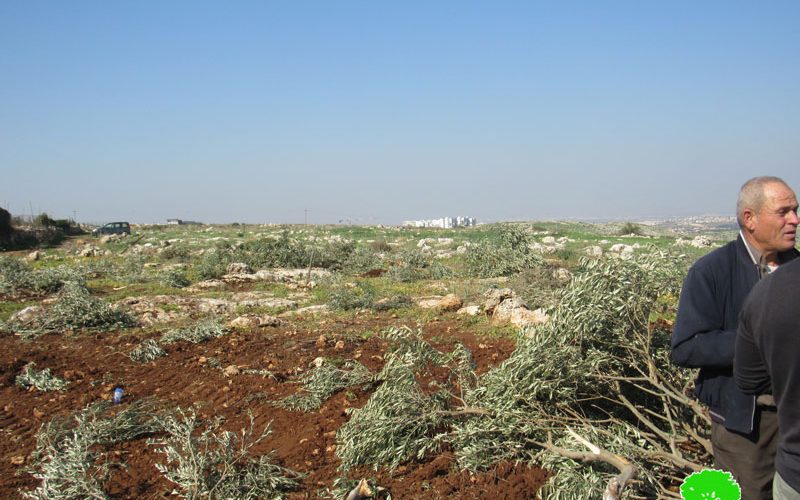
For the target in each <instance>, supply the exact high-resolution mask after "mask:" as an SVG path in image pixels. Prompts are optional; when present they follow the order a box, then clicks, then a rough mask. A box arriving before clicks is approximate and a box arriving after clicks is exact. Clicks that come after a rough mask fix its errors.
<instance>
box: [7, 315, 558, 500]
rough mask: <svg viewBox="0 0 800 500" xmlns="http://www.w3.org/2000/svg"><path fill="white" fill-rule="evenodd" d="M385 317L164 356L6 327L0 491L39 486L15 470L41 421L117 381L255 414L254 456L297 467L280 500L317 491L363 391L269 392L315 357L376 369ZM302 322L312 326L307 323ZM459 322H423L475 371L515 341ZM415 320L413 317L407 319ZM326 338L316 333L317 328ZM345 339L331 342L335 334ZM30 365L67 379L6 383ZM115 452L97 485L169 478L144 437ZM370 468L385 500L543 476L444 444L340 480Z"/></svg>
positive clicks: (212, 408) (233, 414) (140, 491)
mask: <svg viewBox="0 0 800 500" xmlns="http://www.w3.org/2000/svg"><path fill="white" fill-rule="evenodd" d="M400 321H402V320H399V319H394V318H392V317H391V316H390V315H388V314H373V315H370V316H357V317H356V318H354V319H349V320H329V321H327V322H325V323H324V324H322V325H321V326H319V323H318V322H317V323H316V324H317V325H318V326H315V327H313V328H312V327H308V329H305V328H304V327H300V326H297V325H303V324H306V323H304V322H302V321H299V322H292V324H290V325H284V326H281V327H277V328H263V329H258V330H253V331H248V332H239V333H231V334H229V335H226V336H224V337H221V338H217V339H215V340H212V341H209V342H207V343H204V344H189V343H176V344H171V345H169V346H167V347H166V350H167V352H168V356H166V357H162V358H159V359H157V360H156V361H154V362H151V363H147V364H140V363H136V362H133V361H131V360H130V359H129V358H128V353H129V352H130V351H131V349H133V347H134V346H135V345H136V344H138V343H139V342H141V341H142V340H144V338H146V337H142V336H137V335H135V334H132V333H130V332H110V333H100V334H88V333H87V334H80V335H77V336H72V337H65V336H59V335H46V336H43V337H40V338H38V339H36V340H35V341H30V342H26V341H23V340H21V339H19V338H17V337H14V336H4V337H1V338H0V380H2V386H1V388H0V498H14V497H16V496H18V490H19V489H20V488H22V489H30V488H32V487H35V486H36V484H37V483H36V480H35V479H34V478H32V477H31V476H29V475H28V474H24V473H23V474H21V475H18V470H19V469H20V468H21V467H22V465H18V462H19V461H20V460H21V459H22V458H21V457H23V458H24V459H25V460H28V458H29V456H30V453H31V451H32V450H33V447H34V444H35V434H36V432H37V431H38V429H39V426H40V425H41V424H42V423H44V422H47V421H49V420H50V419H52V418H53V417H54V416H57V415H66V414H69V413H71V412H74V411H77V410H80V409H82V408H84V407H85V406H86V405H87V404H89V403H91V402H93V401H96V400H98V399H101V398H102V399H107V398H109V397H110V395H111V391H112V389H113V388H114V386H116V385H118V384H119V385H122V386H124V389H125V395H124V400H123V403H122V404H123V405H124V404H126V403H128V402H130V401H133V400H136V399H139V398H145V397H156V398H158V399H159V400H160V401H163V402H164V403H165V404H167V405H169V406H180V407H183V408H188V407H190V406H191V405H193V404H199V405H200V409H199V411H198V413H199V414H200V415H201V416H204V417H207V418H210V417H212V416H221V417H224V419H225V423H224V424H223V428H224V429H227V430H233V431H238V430H240V429H241V428H243V427H245V426H246V425H249V420H248V416H247V413H248V410H251V411H252V413H253V415H254V416H255V421H256V429H262V428H263V427H264V426H265V425H267V424H268V423H269V422H272V430H273V433H272V435H271V436H269V437H268V438H267V439H266V440H265V441H264V442H262V443H261V444H259V445H258V446H257V447H256V448H254V452H255V453H256V454H261V453H267V452H269V451H272V450H275V460H276V462H277V463H279V464H280V465H283V466H285V467H289V468H291V469H293V470H295V471H299V472H302V473H304V474H306V476H305V477H304V478H303V479H302V483H301V488H300V489H299V490H298V491H297V492H295V493H292V494H290V496H289V498H316V497H317V496H318V495H317V492H318V491H320V490H321V489H323V488H325V487H327V486H331V484H332V483H333V480H334V479H335V478H336V477H338V476H339V475H340V474H339V473H338V472H337V467H338V465H339V460H338V458H337V457H336V455H335V444H336V436H335V433H336V430H337V429H339V427H340V426H341V425H342V424H343V423H344V422H345V421H346V420H347V418H348V417H347V415H346V413H345V410H346V409H347V408H348V407H360V406H362V405H363V404H365V403H366V401H367V399H368V397H369V394H368V393H366V392H364V391H361V390H359V389H356V390H353V391H349V392H340V393H338V394H335V395H334V396H333V397H331V398H330V399H329V400H328V401H326V402H325V403H324V404H323V406H322V407H321V408H320V409H319V410H318V411H316V412H310V413H302V412H290V411H286V410H283V409H279V408H276V407H274V406H273V405H271V404H270V402H271V401H274V400H277V399H280V398H282V397H284V396H288V395H290V394H293V393H295V392H296V391H297V390H298V388H299V386H298V385H297V384H296V383H293V382H291V380H292V377H293V376H294V375H296V374H297V373H298V371H297V370H298V368H301V369H306V368H307V367H308V366H309V363H310V362H311V361H312V360H314V358H316V357H318V356H323V357H325V356H327V357H336V358H342V359H347V358H358V360H359V361H360V362H361V363H363V364H364V365H366V366H367V367H368V368H369V369H370V370H372V371H378V370H379V369H380V368H381V366H382V364H383V358H382V354H383V353H384V352H385V351H386V348H387V347H388V345H387V344H386V343H385V342H384V341H383V340H382V339H381V338H379V337H377V336H371V337H369V338H368V339H366V340H364V338H363V337H362V336H361V335H359V334H361V333H363V332H366V331H373V332H376V331H379V330H381V329H383V328H385V327H387V326H401V325H402V324H404V323H401V322H400ZM308 324H311V323H308ZM460 324H461V323H460V322H459V321H458V320H456V319H454V318H449V317H445V318H443V319H442V320H440V321H435V322H432V323H429V324H427V325H426V326H425V328H424V330H423V332H424V336H425V338H426V339H428V340H429V341H430V342H431V343H432V345H434V346H435V347H436V348H438V349H440V350H443V351H446V350H449V349H450V347H449V346H450V345H452V342H453V341H454V340H458V341H460V342H462V343H464V344H465V345H466V346H467V347H468V348H469V350H470V351H471V352H472V353H473V356H474V358H475V362H476V363H477V364H478V372H479V373H482V372H484V371H486V369H487V368H488V367H489V366H493V365H495V364H497V363H499V362H501V361H502V360H504V359H505V358H507V357H508V356H509V355H510V353H511V352H512V351H513V349H514V343H513V341H512V340H509V339H498V338H478V337H476V336H475V335H474V334H472V333H469V332H464V331H463V330H461V329H460ZM408 326H411V327H416V325H410V324H409V325H408ZM321 335H324V336H325V338H324V342H323V341H321V340H320V336H321ZM339 341H343V342H344V347H343V348H342V346H341V344H340V345H339V346H338V348H337V342H339ZM209 358H216V359H217V360H218V361H219V365H220V366H221V367H222V368H224V367H227V366H230V365H236V366H237V367H239V368H240V369H248V368H250V369H267V370H269V371H270V372H272V373H273V374H274V378H269V377H262V376H259V375H245V374H238V375H233V376H231V377H226V376H225V375H224V374H223V371H222V370H221V369H220V368H214V367H212V366H210V363H209V361H208V359H209ZM30 361H34V362H36V365H37V367H38V368H51V369H52V372H53V374H54V375H57V376H59V377H62V378H65V379H66V380H68V381H69V382H70V386H69V388H68V389H67V390H66V391H65V392H48V393H43V392H39V391H35V390H33V391H25V390H23V389H21V388H20V387H18V386H16V385H14V379H15V377H16V376H17V375H18V374H19V373H20V370H21V369H22V367H23V366H24V365H25V364H26V363H28V362H30ZM114 451H115V453H114V456H115V457H117V458H118V459H119V462H120V464H122V463H124V464H125V466H124V467H123V466H121V465H120V466H118V467H112V474H111V476H110V479H109V481H108V482H107V484H106V485H105V490H106V492H108V493H109V494H110V495H111V496H112V497H115V498H157V497H158V498H163V497H164V496H165V494H169V492H170V491H172V489H173V487H174V485H172V484H171V483H169V482H168V481H167V480H166V479H164V478H163V477H162V476H161V475H160V473H159V472H158V471H157V470H156V469H155V467H154V464H155V463H160V462H163V461H164V457H163V456H162V455H160V454H157V453H155V452H154V451H153V447H152V446H148V445H147V444H146V440H145V439H139V440H135V441H130V442H126V443H123V444H121V445H118V446H117V447H116V448H114ZM359 474H363V476H364V477H375V478H376V479H377V480H378V483H379V484H380V485H381V486H383V487H385V488H387V489H388V490H389V491H390V492H391V494H392V496H393V498H395V499H398V498H399V499H403V498H426V499H428V498H431V499H433V498H446V497H456V498H531V497H533V496H534V494H535V492H536V491H537V490H538V489H539V487H540V486H541V484H542V482H543V481H544V480H545V479H546V473H545V472H544V471H542V470H539V469H535V468H527V467H522V466H514V465H513V464H500V465H499V466H498V467H496V468H495V469H494V470H491V471H488V472H485V473H481V474H476V475H470V474H469V473H467V472H462V471H458V470H457V469H456V468H455V464H454V460H453V457H452V456H451V455H449V454H448V453H443V454H440V455H438V456H435V457H429V458H428V459H427V460H425V461H423V462H421V463H411V464H406V465H404V466H401V467H400V468H399V469H397V470H395V471H391V472H389V471H383V470H382V471H378V472H377V473H376V472H374V471H372V470H370V469H368V468H364V470H359V471H351V472H350V473H349V474H348V477H351V478H358V477H361V476H359Z"/></svg>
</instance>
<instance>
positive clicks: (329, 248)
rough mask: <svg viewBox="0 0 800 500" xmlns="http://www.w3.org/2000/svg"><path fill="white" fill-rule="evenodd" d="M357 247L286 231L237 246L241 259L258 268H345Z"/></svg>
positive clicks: (353, 244)
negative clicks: (306, 238)
mask: <svg viewBox="0 0 800 500" xmlns="http://www.w3.org/2000/svg"><path fill="white" fill-rule="evenodd" d="M354 249H355V243H353V242H352V241H333V242H329V241H326V242H323V243H314V244H312V243H310V242H307V241H303V240H299V239H294V238H290V237H289V233H288V231H283V232H282V233H281V234H280V236H279V237H278V238H277V239H275V238H263V239H260V240H255V241H248V242H245V243H244V244H243V245H242V246H241V247H239V248H238V249H237V252H238V253H239V255H238V256H237V258H239V259H240V260H238V262H246V263H247V264H249V265H250V267H252V268H254V269H263V268H268V267H294V268H300V267H322V268H326V269H341V268H342V266H343V265H344V263H345V262H346V261H347V259H348V258H349V257H350V254H352V253H353V251H354Z"/></svg>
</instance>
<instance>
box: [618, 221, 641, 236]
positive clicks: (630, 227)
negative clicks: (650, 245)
mask: <svg viewBox="0 0 800 500" xmlns="http://www.w3.org/2000/svg"><path fill="white" fill-rule="evenodd" d="M617 234H618V235H620V236H628V235H629V234H633V235H636V236H642V235H643V234H644V230H643V229H642V226H640V225H639V224H634V223H633V222H626V223H625V224H623V225H622V227H620V228H619V231H617Z"/></svg>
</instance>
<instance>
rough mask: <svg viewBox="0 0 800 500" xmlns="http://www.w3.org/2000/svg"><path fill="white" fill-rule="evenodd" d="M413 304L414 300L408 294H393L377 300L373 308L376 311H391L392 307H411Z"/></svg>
mask: <svg viewBox="0 0 800 500" xmlns="http://www.w3.org/2000/svg"><path fill="white" fill-rule="evenodd" d="M412 305H414V302H413V301H412V300H411V297H409V296H408V295H392V296H391V297H387V298H385V299H381V300H378V301H376V302H375V303H374V304H373V305H372V308H373V309H375V310H376V311H390V310H392V309H403V308H406V307H411V306H412Z"/></svg>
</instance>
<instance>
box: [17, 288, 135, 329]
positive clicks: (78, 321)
mask: <svg viewBox="0 0 800 500" xmlns="http://www.w3.org/2000/svg"><path fill="white" fill-rule="evenodd" d="M135 324H136V320H135V319H133V317H132V316H131V315H130V314H128V313H126V312H124V311H118V310H116V309H113V308H112V307H111V306H110V305H108V303H106V302H105V301H103V300H102V299H99V298H97V297H92V296H91V294H90V293H89V290H87V289H86V287H84V286H83V285H81V284H79V283H74V282H71V281H70V282H67V283H65V284H64V287H63V288H62V289H61V290H60V291H59V292H58V294H57V295H56V300H55V302H53V303H52V304H51V305H50V306H48V308H47V309H46V310H45V312H44V314H43V315H42V316H41V317H40V318H38V319H37V321H36V323H35V324H34V326H33V327H32V328H22V327H18V325H9V326H11V328H12V329H14V330H16V331H17V334H19V335H20V336H22V337H23V338H33V337H36V336H38V335H40V334H42V333H47V332H54V331H63V330H76V329H83V328H103V329H108V328H125V327H129V326H133V325H135ZM15 327H16V328H15Z"/></svg>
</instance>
